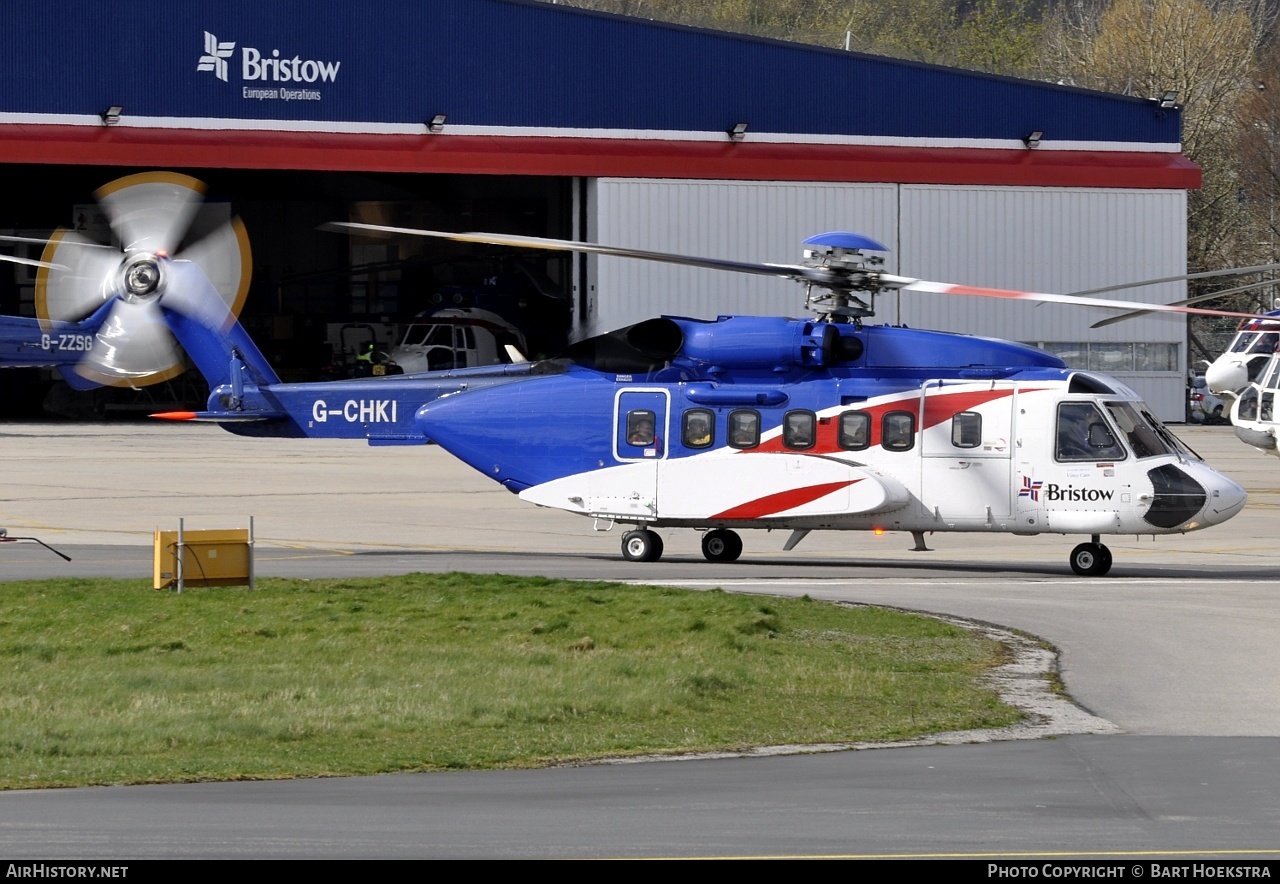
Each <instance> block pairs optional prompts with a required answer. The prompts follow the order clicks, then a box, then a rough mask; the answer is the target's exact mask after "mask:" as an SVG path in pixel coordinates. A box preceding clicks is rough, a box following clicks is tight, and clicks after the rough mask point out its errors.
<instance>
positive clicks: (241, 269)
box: [166, 218, 253, 314]
mask: <svg viewBox="0 0 1280 884" xmlns="http://www.w3.org/2000/svg"><path fill="white" fill-rule="evenodd" d="M177 257H178V258H180V259H182V260H183V261H190V262H191V263H193V264H195V265H197V266H198V267H199V268H200V270H201V271H202V272H203V273H204V277H205V279H206V280H207V281H208V283H209V284H210V285H212V286H213V288H214V289H215V290H216V291H217V292H218V295H219V296H220V297H221V298H222V300H223V302H224V303H225V304H226V305H227V308H228V309H229V310H230V311H231V312H232V313H235V314H239V313H240V308H241V307H243V306H244V301H245V298H246V296H248V294H249V282H250V279H251V277H252V274H253V257H252V253H251V251H250V249H249V235H248V233H247V232H246V231H245V227H244V222H243V221H241V220H240V219H239V218H232V219H231V220H230V221H228V222H227V223H226V224H223V225H222V226H220V227H219V228H218V229H217V230H215V231H213V232H212V233H210V234H209V235H208V236H205V237H203V238H201V239H200V240H199V241H197V242H194V243H192V244H191V245H190V246H188V247H187V248H185V249H183V250H182V252H181V253H180V254H178V255H177ZM175 266H176V265H175ZM175 294H178V295H179V297H181V293H180V292H175ZM166 306H171V305H169V304H166ZM175 309H181V308H177V307H175Z"/></svg>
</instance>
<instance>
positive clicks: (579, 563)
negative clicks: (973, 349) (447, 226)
mask: <svg viewBox="0 0 1280 884" xmlns="http://www.w3.org/2000/svg"><path fill="white" fill-rule="evenodd" d="M1179 432H1180V435H1183V437H1184V438H1185V439H1187V440H1188V441H1189V442H1190V443H1191V444H1192V446H1193V447H1195V448H1196V449H1197V450H1199V451H1200V452H1201V453H1202V454H1204V455H1205V456H1206V458H1207V459H1208V460H1209V461H1210V463H1213V464H1214V465H1215V466H1218V467H1219V468H1220V469H1222V470H1223V471H1224V472H1227V473H1229V474H1231V475H1232V476H1233V477H1234V478H1236V479H1237V481H1240V482H1241V484H1243V485H1244V486H1245V487H1246V489H1247V490H1248V491H1249V493H1250V503H1249V505H1248V506H1247V507H1246V509H1245V511H1244V513H1242V514H1241V515H1240V516H1238V517H1237V518H1236V519H1234V520H1233V521H1232V522H1229V523H1228V524H1227V525H1225V526H1222V527H1219V528H1217V529H1210V530H1208V531H1203V532H1197V533H1194V534H1190V535H1186V536H1183V537H1167V538H1159V539H1157V540H1155V541H1152V540H1151V539H1150V538H1146V539H1143V540H1140V539H1135V538H1115V539H1110V540H1108V544H1109V545H1110V546H1111V548H1112V550H1113V552H1114V555H1115V567H1114V568H1113V570H1112V572H1111V574H1110V575H1108V576H1107V577H1105V578H1098V579H1081V578H1077V577H1074V576H1073V575H1072V574H1071V572H1070V570H1069V569H1068V567H1067V564H1066V556H1067V553H1068V552H1069V550H1070V548H1071V546H1072V545H1074V543H1075V542H1076V541H1075V540H1074V539H1071V538H1063V537H1057V536H1051V537H1036V538H1017V537H989V538H988V537H983V538H977V537H976V536H974V535H934V536H932V537H930V540H929V543H930V546H931V547H933V548H934V550H933V551H932V552H927V553H914V552H908V551H907V548H908V547H909V546H910V545H911V543H910V539H909V538H908V537H906V536H901V535H886V536H884V537H878V538H877V537H872V536H869V535H865V534H840V533H828V534H825V535H818V534H814V535H811V536H810V537H809V538H807V539H806V540H805V541H804V543H802V544H801V545H800V546H799V547H797V548H796V549H795V550H793V551H791V552H787V553H783V552H782V551H781V547H782V543H783V541H784V540H785V539H786V538H785V535H782V534H765V533H763V532H760V533H758V534H751V533H748V534H746V535H745V540H746V547H747V551H746V553H745V554H744V556H743V559H742V560H741V561H739V562H738V563H736V564H734V565H712V564H710V563H707V562H705V561H704V560H703V559H702V557H701V555H700V553H699V552H698V546H697V539H696V535H695V534H694V532H687V531H686V532H667V533H666V536H665V540H666V547H667V553H666V555H665V556H664V559H663V561H661V562H658V563H655V564H651V565H641V564H633V563H627V562H624V561H622V560H621V559H620V557H619V555H618V542H619V532H618V531H617V530H615V531H613V532H610V533H605V532H594V531H592V524H591V523H590V522H589V521H586V520H582V519H580V518H575V517H572V516H568V515H566V514H562V513H556V512H552V511H547V510H539V509H535V508H532V507H529V506H528V505H525V504H522V503H521V502H520V501H519V500H518V499H516V498H515V497H514V496H512V495H510V494H508V493H507V492H505V491H503V490H501V489H500V488H498V487H497V486H496V485H493V484H492V483H490V482H488V480H486V479H485V478H484V477H483V476H480V475H479V474H476V473H473V472H471V471H470V470H469V469H467V468H465V467H463V466H461V465H460V464H458V463H456V462H455V461H453V460H452V459H451V458H449V457H448V455H446V454H444V453H443V452H440V451H438V450H436V449H434V448H426V449H418V448H414V449H407V448H391V449H386V448H383V449H370V448H366V447H365V446H363V445H360V444H358V443H338V442H318V441H280V442H274V441H259V440H245V439H240V438H238V437H234V436H230V435H228V434H225V433H223V432H221V431H220V430H218V429H217V428H213V427H205V426H181V427H170V426H166V427H154V426H148V425H40V426H35V425H0V463H4V464H5V465H6V466H7V467H8V469H7V470H6V474H5V480H4V482H3V483H2V484H0V525H4V526H6V527H7V528H8V529H9V533H10V535H12V536H35V537H39V538H40V539H41V540H43V541H45V542H47V543H49V544H50V545H52V546H55V547H57V548H58V549H61V550H63V551H64V552H67V553H69V554H70V555H71V556H72V558H73V561H72V562H70V563H65V562H63V561H62V560H61V559H59V558H57V557H56V556H54V555H53V554H51V553H49V552H48V551H46V550H44V549H42V548H40V547H38V546H35V545H33V544H28V543H12V544H3V545H0V579H6V580H11V579H24V578H35V577H45V576H56V575H70V574H79V575H84V576H136V577H145V576H149V575H150V571H151V546H150V545H151V539H152V537H151V535H152V531H153V530H154V529H156V528H164V529H174V528H176V527H177V520H178V519H179V518H185V520H186V524H187V527H189V528H201V527H239V526H241V525H243V524H244V523H245V522H247V520H248V518H249V517H250V516H252V517H253V518H254V526H255V532H256V537H257V548H256V549H257V561H258V565H257V570H258V573H259V574H263V575H282V576H319V575H353V574H383V573H404V572H407V571H447V570H475V571H499V572H504V573H515V574H545V575H549V576H565V577H591V578H611V579H621V580H636V581H640V582H670V583H674V584H678V585H684V586H690V587H694V588H699V587H708V586H722V587H724V588H726V589H733V590H738V591H746V592H764V593H774V594H801V593H808V594H809V595H811V596H813V597H815V598H826V599H838V600H843V601H855V602H870V603H876V604H888V605H893V606H897V607H901V608H906V609H911V610H920V611H928V612H934V613H939V614H945V615H952V616H959V617H964V618H971V619H974V620H978V621H983V622H985V623H992V624H1000V625H1002V626H1005V627H1010V628H1013V629H1017V630H1024V631H1026V632H1029V633H1032V634H1035V635H1037V636H1040V637H1042V638H1043V639H1045V640H1047V641H1048V642H1051V643H1052V644H1053V645H1054V646H1055V647H1056V648H1057V649H1058V650H1059V660H1058V665H1059V666H1060V669H1061V675H1062V679H1063V682H1064V684H1065V685H1066V688H1067V689H1068V691H1069V692H1070V694H1071V696H1072V697H1073V698H1074V699H1075V701H1076V702H1077V703H1078V704H1079V706H1080V707H1082V709H1083V710H1084V711H1087V712H1088V713H1092V716H1093V717H1091V716H1090V715H1088V714H1084V711H1082V712H1081V715H1080V718H1079V721H1080V722H1083V724H1079V725H1078V726H1077V727H1075V728H1074V729H1075V730H1079V731H1082V733H1079V734H1077V735H1070V736H1059V737H1057V738H1054V739H1039V740H1029V741H1028V740H1004V739H1001V740H996V741H992V742H972V743H968V742H966V740H965V738H963V737H961V738H959V742H961V743H962V744H961V745H926V746H914V747H898V748H890V749H875V750H858V751H843V752H834V753H824V754H817V755H789V756H780V757H758V758H739V759H702V760H686V761H682V762H665V763H652V764H625V765H601V766H592V767H583V768H573V769H562V770H545V771H524V772H493V773H474V774H430V775H418V776H388V777H375V778H353V779H350V780H312V781H299V782H286V783H234V784H202V785H191V786H165V787H135V788H127V789H87V790H65V791H58V792H27V793H5V794H0V851H3V853H4V854H5V855H7V856H10V857H14V856H29V857H34V858H44V859H49V858H59V857H98V858H110V857H117V858H123V859H129V858H135V859H137V858H144V857H171V856H172V857H179V856H187V857H196V856H210V857H214V856H224V857H248V856H253V857H258V856H271V857H362V856H387V857H391V856H404V857H419V856H434V857H444V856H472V857H480V856H495V857H496V856H547V857H562V856H692V855H696V856H713V855H715V856H746V855H751V856H758V855H777V856H816V855H835V856H853V855H856V856H867V855H878V856H884V855H935V856H937V855H947V856H955V855H962V854H963V855H968V856H973V855H996V856H1011V855H1014V854H1020V853H1028V854H1035V855H1047V854H1051V853H1052V854H1062V855H1066V856H1101V855H1107V854H1116V855H1122V856H1130V855H1132V856H1139V855H1143V854H1144V852H1149V854H1150V855H1157V856H1168V857H1177V856H1197V857H1210V856H1216V857H1235V858H1239V857H1273V858H1275V857H1280V827H1278V826H1277V823H1278V822H1280V765H1277V764H1276V763H1275V760H1276V758H1277V756H1278V755H1280V739H1278V738H1280V703H1277V701H1276V699H1275V698H1276V697H1277V696H1280V655H1277V654H1276V653H1275V652H1274V648H1275V643H1276V636H1277V635H1278V634H1280V631H1278V629H1277V627H1278V626H1280V593H1277V589H1280V573H1277V569H1276V566H1275V540H1274V536H1273V535H1274V531H1272V530H1269V529H1270V523H1271V522H1272V520H1273V515H1272V513H1271V510H1273V509H1274V508H1275V506H1276V501H1277V494H1278V493H1280V460H1275V459H1272V458H1268V457H1264V456H1263V455H1260V454H1256V453H1254V452H1252V450H1251V449H1247V448H1245V447H1244V446H1242V445H1240V444H1239V443H1237V442H1235V440H1234V436H1233V435H1232V434H1231V432H1230V429H1229V428H1221V427H1214V428H1186V429H1185V430H1184V429H1180V430H1179ZM1071 729H1072V728H1070V727H1069V728H1068V730H1071ZM975 739H977V738H975ZM983 739H985V737H984V738H983Z"/></svg>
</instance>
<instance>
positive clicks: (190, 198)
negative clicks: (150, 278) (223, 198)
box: [94, 172, 205, 254]
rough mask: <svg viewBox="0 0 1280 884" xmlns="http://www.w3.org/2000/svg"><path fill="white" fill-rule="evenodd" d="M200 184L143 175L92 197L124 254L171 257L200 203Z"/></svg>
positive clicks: (180, 177) (168, 174)
mask: <svg viewBox="0 0 1280 884" xmlns="http://www.w3.org/2000/svg"><path fill="white" fill-rule="evenodd" d="M204 191H205V187H204V184H203V183H201V182H200V181H197V180H196V179H195V178H191V177H189V176H187V175H177V174H174V173H171V172H144V173H142V174H139V175H130V176H128V177H126V178H121V179H119V180H117V181H113V182H111V183H110V184H107V185H104V186H103V187H101V188H99V189H98V191H97V192H96V193H95V194H94V196H95V197H97V200H98V204H99V205H100V206H102V209H103V211H104V212H106V213H107V220H108V221H109V222H110V224H111V230H112V231H113V232H114V233H115V235H116V236H117V237H118V238H119V240H120V245H121V247H122V248H123V249H124V250H125V251H126V252H135V251H144V252H165V253H170V254H172V253H173V251H174V250H176V249H177V248H178V246H179V245H180V244H181V243H182V238H183V236H185V235H186V233H187V228H189V227H190V226H191V220H192V218H194V217H195V213H196V212H197V211H198V210H199V209H200V204H201V202H202V201H203V200H204Z"/></svg>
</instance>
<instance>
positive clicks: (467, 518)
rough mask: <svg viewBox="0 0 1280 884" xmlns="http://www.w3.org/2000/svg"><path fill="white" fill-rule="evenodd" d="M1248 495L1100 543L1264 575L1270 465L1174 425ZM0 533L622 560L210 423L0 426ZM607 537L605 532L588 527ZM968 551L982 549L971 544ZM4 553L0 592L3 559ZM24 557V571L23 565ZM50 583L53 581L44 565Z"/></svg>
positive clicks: (900, 545)
mask: <svg viewBox="0 0 1280 884" xmlns="http://www.w3.org/2000/svg"><path fill="white" fill-rule="evenodd" d="M1172 429H1173V430H1174V432H1175V433H1177V434H1178V435H1179V436H1180V437H1181V438H1182V439H1183V440H1184V441H1185V442H1187V443H1188V444H1189V445H1190V446H1191V447H1192V448H1193V449H1194V450H1196V451H1197V452H1198V453H1200V454H1201V456H1203V457H1204V458H1205V460H1206V461H1208V462H1209V463H1210V464H1211V465H1213V466H1214V467H1215V468H1217V469H1218V470H1220V471H1221V472H1223V473H1226V474H1227V475H1229V476H1231V477H1232V478H1234V479H1235V480H1236V481H1237V482H1239V483H1240V484H1242V485H1243V486H1244V487H1245V489H1246V490H1247V491H1248V493H1249V502H1248V504H1247V505H1246V506H1245V509H1244V511H1243V512H1242V513H1241V514H1240V515H1238V516H1236V517H1235V518H1234V519H1233V520H1231V521H1230V522H1228V523H1227V524H1226V525H1224V526H1219V527H1216V528H1210V529H1207V530H1203V531H1196V532H1192V533H1189V534H1186V535H1167V536H1160V537H1156V538H1154V539H1153V538H1152V537H1150V536H1143V537H1132V536H1128V535H1122V536H1116V537H1109V538H1107V539H1106V541H1105V542H1106V543H1107V544H1108V546H1110V547H1111V549H1112V551H1113V552H1114V554H1115V559H1116V562H1117V564H1119V563H1120V562H1122V561H1123V562H1127V563H1141V562H1151V563H1152V564H1159V565H1161V566H1190V567H1195V568H1200V567H1206V566H1208V567H1215V566H1221V567H1222V568H1224V569H1230V570H1235V569H1239V568H1246V569H1248V568H1254V567H1259V568H1264V567H1268V566H1271V565H1273V564H1274V562H1275V540H1274V537H1275V531H1274V524H1273V521H1274V516H1275V510H1276V508H1277V506H1280V459H1274V458H1271V457H1269V456H1267V455H1264V454H1262V453H1261V452H1258V451H1256V450H1255V449H1253V448H1249V447H1247V446H1245V445H1244V444H1243V443H1241V442H1239V441H1238V440H1237V439H1236V437H1235V435H1234V433H1233V431H1232V428H1231V427H1230V426H1213V427H1204V426H1199V425H1186V426H1181V425H1175V426H1174V427H1172ZM0 463H3V464H4V466H5V470H4V480H3V482H2V483H0V527H4V528H7V529H8V532H9V535H10V536H11V537H17V536H32V537H37V538H39V539H40V540H42V541H44V542H45V543H48V544H49V545H51V546H54V547H58V548H60V547H62V546H68V545H72V546H74V545H109V546H136V547H139V548H147V549H149V548H150V547H151V545H152V543H153V537H154V532H155V531H156V530H157V529H162V530H176V529H177V527H178V524H179V520H183V523H184V525H185V527H186V528H188V529H198V528H239V527H244V526H246V525H247V524H248V522H249V520H250V518H252V519H253V527H254V534H255V539H256V542H257V544H258V546H259V548H260V549H262V550H264V551H268V550H271V549H278V550H342V551H350V552H362V551H363V552H368V551H386V552H394V551H400V552H408V553H412V552H446V551H456V552H494V553H516V554H521V553H525V554H532V553H563V554H569V555H608V556H616V555H618V544H619V538H620V533H621V532H620V531H619V530H616V529H615V530H613V531H611V532H605V531H598V530H593V528H595V527H597V526H595V525H593V522H592V520H590V519H585V518H582V517H581V516H574V515H571V514H568V513H563V512H559V511H555V510H548V509H540V508H536V507H533V506H531V505H529V504H527V503H524V502H523V501H521V500H519V499H518V498H517V497H516V496H515V495H513V494H511V493H510V492H508V491H506V490H505V489H503V488H502V487H501V486H499V485H497V484H496V483H494V482H492V481H490V480H489V479H487V478H486V477H485V476H483V475H482V474H480V473H478V472H476V471H474V470H472V469H471V468H470V467H467V466H466V465H464V464H462V463H461V462H459V461H457V460H455V459H454V458H453V457H452V456H450V455H449V454H447V453H446V452H444V451H442V450H441V449H439V448H437V447H435V446H421V447H418V446H414V447H391V448H386V447H378V448H374V447H369V446H367V445H365V444H364V443H363V442H360V441H350V440H319V439H253V438H244V437H240V436H235V435H232V434H230V433H228V432H226V431H224V430H222V429H221V428H220V427H217V426H215V425H211V424H200V423H189V424H177V425H175V424H170V423H158V422H157V423H147V422H138V423H0ZM598 527H601V528H602V527H604V526H598ZM663 533H664V535H665V537H664V540H665V541H666V548H667V555H668V556H671V555H682V554H684V555H696V556H700V553H699V546H698V534H697V533H696V532H693V531H687V530H686V531H670V532H663ZM786 538H787V532H770V533H765V532H746V533H745V534H744V540H745V542H746V552H744V556H743V558H744V560H750V559H751V558H752V557H759V556H770V557H774V558H775V559H776V558H777V557H779V556H782V557H784V558H786V559H790V558H793V557H796V558H798V560H801V561H803V560H805V559H807V558H829V557H838V558H848V559H849V560H850V561H851V562H852V561H857V562H862V563H867V562H877V561H905V562H910V563H911V564H913V565H918V564H921V563H922V561H923V560H924V559H927V560H928V561H929V563H930V564H931V565H932V564H939V563H941V562H952V563H957V564H969V565H979V564H982V563H988V564H990V565H991V566H992V567H993V568H999V567H1000V566H1001V565H1004V564H1011V565H1012V564H1019V563H1021V564H1052V565H1054V566H1055V567H1058V566H1062V565H1064V564H1065V561H1066V556H1067V552H1068V551H1069V549H1070V545H1071V544H1070V541H1071V538H1064V537H1062V536H1061V535H1041V536H1038V537H1014V536H1009V535H1002V536H998V537H982V538H981V540H977V536H976V535H973V534H934V535H929V537H928V543H929V546H930V547H931V548H932V549H933V550H934V552H933V553H930V554H915V553H908V552H907V550H908V549H909V548H910V547H911V545H912V544H911V539H910V537H909V535H906V534H902V533H898V534H893V533H891V534H886V535H884V536H882V537H875V536H873V535H870V534H869V533H867V532H856V533H855V532H834V531H828V532H814V533H813V534H811V535H810V536H809V537H808V538H806V539H805V541H804V542H803V543H802V544H801V545H800V546H798V547H797V548H796V549H795V550H794V551H792V552H789V553H782V545H783V543H784V542H785V540H786ZM975 540H977V542H975ZM11 549H12V547H11V546H9V545H5V546H4V547H0V579H2V578H3V575H4V558H5V554H6V553H7V552H8V551H10V550H11ZM23 558H24V559H26V558H27V557H26V556H25V555H24V556H23ZM49 559H50V568H49V576H56V575H57V573H58V570H57V568H56V567H55V563H56V562H58V561H60V560H58V559H56V558H54V557H53V556H50V557H49Z"/></svg>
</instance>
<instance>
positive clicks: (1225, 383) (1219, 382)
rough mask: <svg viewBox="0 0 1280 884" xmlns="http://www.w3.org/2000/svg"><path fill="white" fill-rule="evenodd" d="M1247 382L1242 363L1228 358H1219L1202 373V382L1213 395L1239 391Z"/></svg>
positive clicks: (1246, 374)
mask: <svg viewBox="0 0 1280 884" xmlns="http://www.w3.org/2000/svg"><path fill="white" fill-rule="evenodd" d="M1248 381H1249V378H1248V372H1247V370H1246V369H1245V365H1244V362H1242V361H1241V360H1239V359H1236V358H1233V357H1230V356H1219V357H1218V358H1217V359H1216V360H1214V362H1213V364H1212V365H1210V366H1209V367H1208V368H1206V369H1205V371H1204V382H1205V384H1206V385H1207V386H1208V387H1209V389H1210V390H1212V391H1213V392H1214V393H1227V392H1231V391H1232V390H1239V389H1240V388H1241V387H1243V386H1244V385H1245V384H1246V383H1248Z"/></svg>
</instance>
